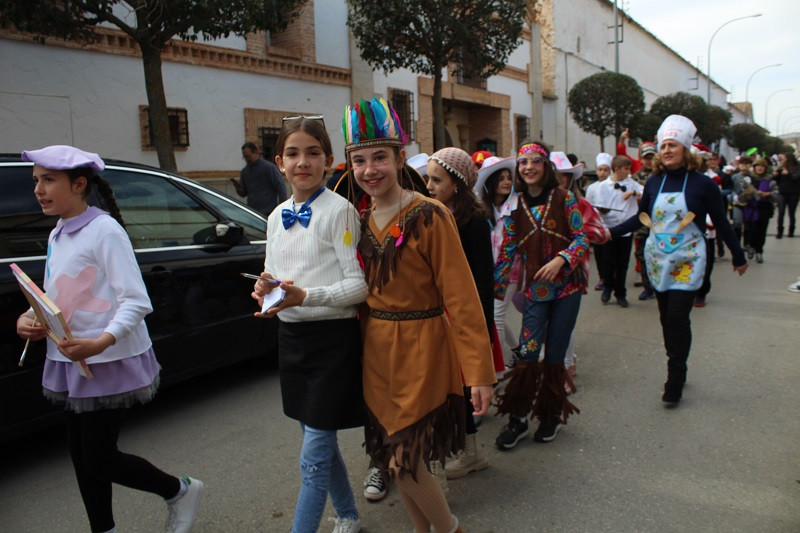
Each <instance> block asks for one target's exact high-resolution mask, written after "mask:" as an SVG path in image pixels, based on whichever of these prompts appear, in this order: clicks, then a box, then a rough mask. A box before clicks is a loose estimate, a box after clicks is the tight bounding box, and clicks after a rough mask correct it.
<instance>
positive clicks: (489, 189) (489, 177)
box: [474, 156, 522, 369]
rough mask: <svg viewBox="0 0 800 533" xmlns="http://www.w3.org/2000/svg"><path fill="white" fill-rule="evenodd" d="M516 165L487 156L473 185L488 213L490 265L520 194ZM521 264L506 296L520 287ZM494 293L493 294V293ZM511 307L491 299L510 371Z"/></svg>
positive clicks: (515, 341)
mask: <svg viewBox="0 0 800 533" xmlns="http://www.w3.org/2000/svg"><path fill="white" fill-rule="evenodd" d="M516 165H517V162H516V161H515V160H514V158H513V157H507V158H505V159H501V158H499V157H494V156H492V157H489V158H487V159H485V160H484V161H483V165H482V166H481V168H480V169H479V170H478V181H477V182H475V188H474V190H475V193H476V194H477V195H478V197H479V198H481V199H482V200H483V205H484V206H486V210H487V211H489V213H490V215H489V226H490V227H491V230H492V264H494V262H495V261H497V256H498V255H499V253H500V244H501V243H502V241H503V218H504V217H506V216H507V215H509V214H510V213H511V212H512V211H513V210H514V209H516V208H517V201H518V199H519V194H518V193H517V192H516V191H515V190H514V169H515V168H516ZM521 270H522V263H520V262H519V261H518V262H517V264H516V265H515V266H514V268H512V270H511V277H510V279H509V281H508V294H514V293H516V292H517V287H518V286H519V278H520V272H521ZM492 294H494V291H492ZM510 307H511V298H506V299H505V300H498V299H496V298H495V300H494V325H495V328H496V329H497V335H498V338H499V340H500V343H501V344H502V345H503V354H504V358H505V365H506V368H509V369H510V368H511V367H512V366H513V363H514V359H513V357H512V356H511V354H512V352H514V351H518V350H519V332H516V333H515V332H514V331H513V330H512V327H511V325H510V324H509V323H508V321H507V319H506V314H507V312H508V309H509V308H510Z"/></svg>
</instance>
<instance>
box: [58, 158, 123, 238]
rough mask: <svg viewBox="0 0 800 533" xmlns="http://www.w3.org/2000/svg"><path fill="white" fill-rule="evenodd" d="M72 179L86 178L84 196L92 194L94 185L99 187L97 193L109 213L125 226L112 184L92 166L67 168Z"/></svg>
mask: <svg viewBox="0 0 800 533" xmlns="http://www.w3.org/2000/svg"><path fill="white" fill-rule="evenodd" d="M64 172H66V173H67V176H68V177H69V179H70V181H72V182H74V181H75V180H77V179H78V178H80V177H81V176H83V177H84V179H85V180H86V188H85V189H84V190H83V197H84V198H88V197H89V195H90V194H92V187H97V194H99V195H100V197H101V198H102V199H103V203H104V204H105V206H106V208H107V209H108V214H109V215H111V216H112V217H113V218H114V220H116V221H117V222H119V225H120V226H122V227H123V228H124V227H125V221H124V220H122V214H121V213H120V212H119V205H117V199H116V198H115V197H114V191H113V190H112V189H111V184H110V183H109V182H108V181H106V180H104V179H103V178H101V177H100V176H98V175H97V174H96V173H95V171H94V169H93V168H92V167H78V168H70V169H67V170H65V171H64Z"/></svg>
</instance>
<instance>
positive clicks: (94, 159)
mask: <svg viewBox="0 0 800 533" xmlns="http://www.w3.org/2000/svg"><path fill="white" fill-rule="evenodd" d="M22 160H23V161H30V162H31V163H34V164H36V165H39V166H40V167H44V168H49V169H51V170H69V169H72V168H80V167H92V168H93V169H95V170H103V169H104V168H106V164H105V163H103V160H102V159H100V156H99V155H97V154H93V153H91V152H84V151H83V150H79V149H77V148H74V147H72V146H66V145H63V144H57V145H54V146H48V147H46V148H41V149H39V150H25V151H24V152H22Z"/></svg>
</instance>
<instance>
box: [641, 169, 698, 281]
mask: <svg viewBox="0 0 800 533" xmlns="http://www.w3.org/2000/svg"><path fill="white" fill-rule="evenodd" d="M688 177H689V174H688V173H687V174H686V176H685V177H684V178H683V189H681V191H680V192H667V193H662V192H661V190H662V189H663V188H664V181H666V176H664V177H663V178H662V179H661V186H660V187H659V188H658V195H657V196H656V201H655V202H654V203H653V211H652V213H650V218H651V219H652V221H653V227H654V228H655V231H651V232H650V235H649V236H648V237H647V241H646V242H645V247H644V257H645V263H646V265H647V275H648V276H649V277H650V282H651V283H652V284H653V288H654V289H655V290H657V291H659V292H665V291H672V290H677V291H696V290H697V289H699V288H700V286H701V285H702V284H703V276H704V275H705V271H706V241H705V238H704V237H703V234H702V233H701V232H700V231H699V230H698V228H697V225H696V224H695V223H694V222H691V223H689V224H688V225H687V226H686V227H685V228H683V229H682V230H680V232H679V233H677V231H678V226H679V225H680V223H681V220H683V217H684V215H686V213H688V212H689V209H688V208H687V206H686V181H687V180H688Z"/></svg>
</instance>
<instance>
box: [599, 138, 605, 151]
mask: <svg viewBox="0 0 800 533" xmlns="http://www.w3.org/2000/svg"><path fill="white" fill-rule="evenodd" d="M599 137H600V153H603V152H605V151H606V140H605V138H604V137H603V136H602V135H600V136H599Z"/></svg>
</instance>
